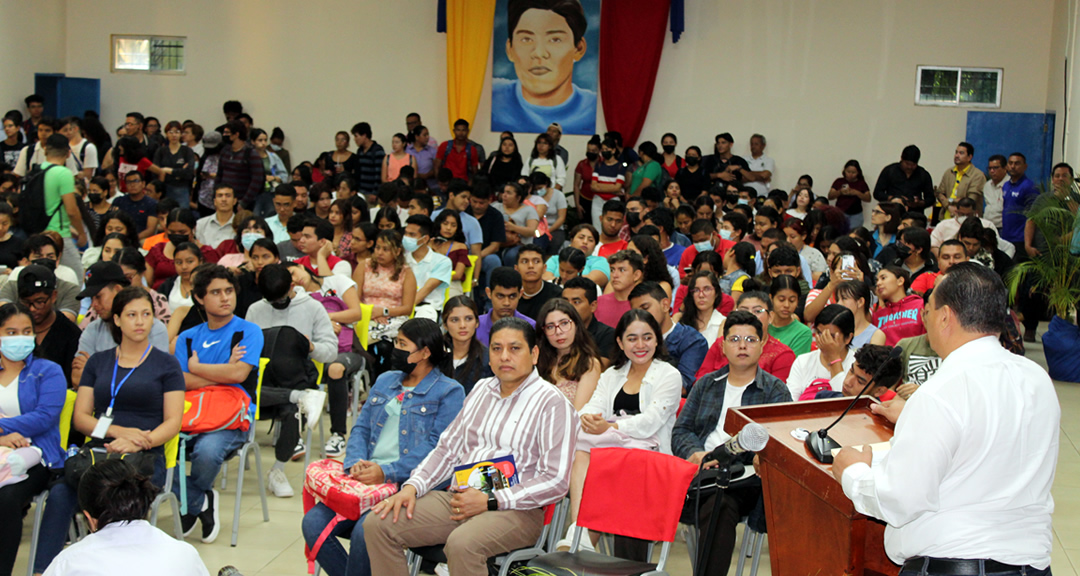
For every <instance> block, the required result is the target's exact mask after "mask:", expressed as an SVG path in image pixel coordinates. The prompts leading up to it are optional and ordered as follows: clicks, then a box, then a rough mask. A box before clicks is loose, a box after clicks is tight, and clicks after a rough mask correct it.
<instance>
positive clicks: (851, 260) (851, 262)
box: [840, 254, 855, 270]
mask: <svg viewBox="0 0 1080 576" xmlns="http://www.w3.org/2000/svg"><path fill="white" fill-rule="evenodd" d="M854 267H855V257H854V256H852V255H851V254H847V255H844V256H841V257H840V269H841V270H847V269H848V268H854Z"/></svg>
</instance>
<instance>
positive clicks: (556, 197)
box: [544, 190, 567, 231]
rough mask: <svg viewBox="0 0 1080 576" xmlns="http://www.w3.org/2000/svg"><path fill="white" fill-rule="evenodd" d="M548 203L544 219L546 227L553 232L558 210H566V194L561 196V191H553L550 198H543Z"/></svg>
mask: <svg viewBox="0 0 1080 576" xmlns="http://www.w3.org/2000/svg"><path fill="white" fill-rule="evenodd" d="M545 199H546V200H547V202H548V209H547V212H546V213H545V214H544V219H545V220H547V224H548V227H550V228H551V229H552V230H553V231H554V228H555V221H556V220H558V219H559V210H566V208H567V205H566V194H563V192H562V190H553V191H552V194H551V197H550V198H545Z"/></svg>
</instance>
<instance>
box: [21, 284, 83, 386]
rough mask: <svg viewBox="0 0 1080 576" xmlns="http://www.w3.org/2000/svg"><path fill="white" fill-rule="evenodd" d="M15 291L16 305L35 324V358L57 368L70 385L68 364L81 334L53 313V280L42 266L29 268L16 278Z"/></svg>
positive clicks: (67, 321)
mask: <svg viewBox="0 0 1080 576" xmlns="http://www.w3.org/2000/svg"><path fill="white" fill-rule="evenodd" d="M18 289H19V303H20V304H22V305H23V306H26V308H27V309H29V310H30V317H31V319H33V321H34V337H35V341H36V343H37V345H38V346H37V349H36V351H37V355H38V356H39V357H41V358H44V359H45V360H51V361H53V362H56V363H57V364H59V365H60V366H61V367H62V368H63V370H64V377H65V378H66V379H67V382H68V383H69V384H70V383H71V363H72V360H74V359H75V352H76V351H78V348H79V336H81V335H82V330H80V329H79V327H78V326H77V325H76V324H75V323H74V322H72V321H71V319H69V318H68V317H67V316H65V315H64V314H60V313H59V312H58V311H57V309H56V298H57V294H56V276H55V275H53V273H52V271H50V270H49V269H47V268H45V267H43V266H37V265H35V264H31V265H30V266H27V267H26V268H25V269H24V270H23V271H22V274H20V275H19V281H18Z"/></svg>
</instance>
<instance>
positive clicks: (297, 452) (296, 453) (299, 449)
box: [289, 440, 307, 462]
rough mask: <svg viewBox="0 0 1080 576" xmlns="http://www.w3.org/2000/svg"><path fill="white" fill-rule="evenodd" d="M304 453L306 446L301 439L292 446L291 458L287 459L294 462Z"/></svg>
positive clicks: (305, 452)
mask: <svg viewBox="0 0 1080 576" xmlns="http://www.w3.org/2000/svg"><path fill="white" fill-rule="evenodd" d="M305 454H307V447H305V446H304V441H303V440H301V441H299V442H297V443H296V448H293V453H292V458H290V459H289V460H291V461H292V462H296V461H297V460H299V459H301V458H303V457H304V455H305Z"/></svg>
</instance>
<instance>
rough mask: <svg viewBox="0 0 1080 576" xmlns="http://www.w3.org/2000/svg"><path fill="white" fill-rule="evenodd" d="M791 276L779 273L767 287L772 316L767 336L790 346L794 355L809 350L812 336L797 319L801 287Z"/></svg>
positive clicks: (808, 329)
mask: <svg viewBox="0 0 1080 576" xmlns="http://www.w3.org/2000/svg"><path fill="white" fill-rule="evenodd" d="M799 284H800V282H799V281H798V280H796V279H795V278H794V277H792V276H788V275H787V274H781V275H780V276H776V277H774V278H773V281H772V285H771V286H770V287H769V298H770V299H771V301H772V317H771V318H770V320H769V336H770V337H772V338H776V339H777V340H779V341H780V343H781V344H783V345H785V346H787V347H788V348H791V351H792V352H794V353H795V355H796V356H800V355H802V354H806V353H807V352H809V351H810V345H811V342H812V340H813V337H812V335H811V333H810V328H809V327H807V325H806V324H803V323H802V322H800V321H799V315H798V312H799V306H800V305H801V304H802V302H803V299H802V287H801V286H800V285H799Z"/></svg>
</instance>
